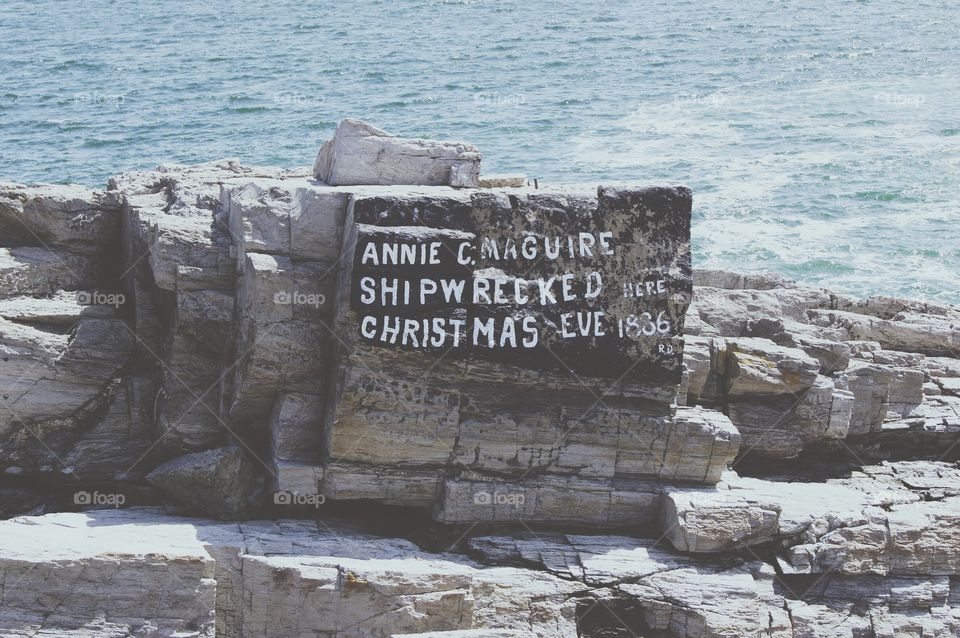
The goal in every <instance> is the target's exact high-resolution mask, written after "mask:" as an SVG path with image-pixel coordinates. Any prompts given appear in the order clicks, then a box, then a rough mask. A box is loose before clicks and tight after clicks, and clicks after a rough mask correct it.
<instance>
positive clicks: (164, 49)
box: [0, 0, 960, 303]
mask: <svg viewBox="0 0 960 638" xmlns="http://www.w3.org/2000/svg"><path fill="white" fill-rule="evenodd" d="M0 42H2V44H0V78H3V86H2V88H0V179H3V180H11V181H19V182H54V183H63V182H78V183H82V184H85V185H88V186H92V187H102V186H103V185H104V184H105V182H106V179H107V177H108V176H110V175H112V174H116V173H118V172H121V171H125V170H131V169H144V168H151V167H153V166H155V165H157V164H159V163H162V162H178V163H192V162H200V161H206V160H211V159H216V158H221V157H238V158H240V159H241V160H243V161H244V162H247V163H251V164H269V165H279V166H287V167H294V166H304V165H309V164H312V162H313V159H314V156H315V155H316V152H317V150H318V149H319V147H320V145H321V143H322V142H323V141H324V140H325V139H327V138H328V137H329V136H330V135H331V133H332V131H333V129H334V127H335V126H336V123H337V122H338V121H339V120H340V119H341V118H343V117H346V116H355V117H360V118H363V119H366V120H368V121H370V122H372V123H374V124H376V125H378V126H380V127H382V128H385V129H387V130H388V131H391V132H393V133H397V134H402V135H406V136H421V137H431V138H441V139H457V140H464V141H469V142H472V143H475V144H476V145H477V146H479V147H480V149H481V151H482V152H483V153H484V160H483V166H484V170H485V171H486V172H523V173H525V174H527V175H529V176H531V177H537V178H539V179H540V181H541V182H542V183H547V184H549V183H557V182H590V183H605V182H607V183H609V182H618V183H620V182H631V183H650V182H659V181H664V180H669V181H675V182H681V183H685V184H687V185H688V186H690V187H691V188H692V189H693V191H694V226H693V228H694V230H693V233H694V263H695V265H696V266H697V267H704V268H728V269H734V270H739V271H743V272H761V271H773V272H779V273H781V274H784V275H786V276H788V277H791V278H795V279H798V280H800V281H803V282H807V283H811V284H817V285H823V286H827V287H830V288H832V289H834V290H836V291H839V292H844V293H850V294H856V295H870V294H891V295H906V296H911V297H918V298H922V299H927V300H930V301H938V302H954V303H960V277H958V274H960V5H957V4H956V3H954V2H949V1H944V2H931V1H923V0H921V1H913V2H907V1H892V0H889V1H874V2H870V1H863V2H845V1H840V0H834V1H828V0H811V1H784V2H736V3H733V2H722V1H720V0H703V1H696V2H692V1H686V0H680V1H676V2H669V3H667V2H631V1H629V0H624V1H619V2H610V1H595V2H585V1H580V2H569V1H557V0H462V1H457V2H454V1H418V0H388V1H377V0H355V1H354V2H342V3H340V2H336V3H335V2H321V3H310V2H302V1H301V2H291V1H262V2H218V3H212V2H209V3H208V2H186V1H182V0H164V1H159V2H125V1H122V0H117V1H114V2H89V1H81V0H78V1H73V2H59V1H57V2H55V1H53V0H4V1H3V3H2V6H0Z"/></svg>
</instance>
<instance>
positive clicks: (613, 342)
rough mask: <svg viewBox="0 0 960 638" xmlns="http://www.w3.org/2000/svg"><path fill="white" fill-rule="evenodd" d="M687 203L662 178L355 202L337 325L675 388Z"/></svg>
mask: <svg viewBox="0 0 960 638" xmlns="http://www.w3.org/2000/svg"><path fill="white" fill-rule="evenodd" d="M690 212H691V196H690V191H689V190H688V189H686V188H684V187H673V186H661V187H652V188H645V189H627V188H613V187H600V188H599V189H598V194H597V197H592V196H589V195H574V194H563V193H541V192H537V191H533V192H527V193H525V194H522V195H507V194H504V193H501V192H497V191H483V192H478V193H476V194H474V195H473V196H472V197H471V199H470V201H469V203H465V202H464V201H462V200H449V201H446V202H444V201H442V198H440V200H439V201H438V199H437V198H434V199H432V200H417V199H416V198H414V199H411V200H406V201H403V200H399V201H398V200H397V199H395V198H391V199H387V198H379V197H367V198H359V199H356V200H355V201H354V202H353V205H352V209H351V214H350V215H348V220H347V232H346V233H345V240H344V247H345V250H346V251H347V252H346V254H345V262H347V267H346V268H344V269H343V271H342V273H341V280H340V290H341V294H343V293H344V292H345V291H346V293H347V294H346V295H345V296H348V299H344V301H347V302H348V303H347V304H344V305H345V306H348V308H349V312H348V313H344V312H341V313H340V315H341V317H340V320H341V324H340V326H339V327H340V328H341V330H339V331H338V332H340V334H344V335H350V336H352V338H353V339H355V340H356V343H357V344H363V345H365V346H368V347H373V348H377V349H391V350H400V351H406V352H411V353H419V354H424V353H427V354H431V355H434V356H438V357H441V356H442V357H444V358H447V357H453V358H464V359H470V360H478V361H488V362H495V363H499V364H506V365H510V366H517V367H520V368H528V369H534V370H548V371H552V372H556V373H560V374H573V375H578V376H584V377H594V378H607V379H614V380H618V381H620V380H627V381H633V382H644V381H650V382H655V383H656V384H676V383H678V382H679V380H680V372H681V361H682V338H681V335H682V330H683V317H684V314H685V312H686V310H687V307H688V305H689V301H690V294H691V291H692V282H691V270H690V245H689V240H690ZM344 322H345V323H344ZM351 324H352V325H351ZM346 345H349V344H346Z"/></svg>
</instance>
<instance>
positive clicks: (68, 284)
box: [0, 247, 106, 299]
mask: <svg viewBox="0 0 960 638" xmlns="http://www.w3.org/2000/svg"><path fill="white" fill-rule="evenodd" d="M105 284H106V279H105V273H104V265H103V263H102V261H101V260H99V259H95V258H94V257H90V256H87V255H78V254H74V253H71V252H67V251H66V250H63V249H60V248H35V247H22V248H0V299H9V298H11V297H23V296H33V297H40V296H47V295H53V294H55V293H56V292H57V291H60V290H82V289H84V288H92V287H101V286H104V285H105Z"/></svg>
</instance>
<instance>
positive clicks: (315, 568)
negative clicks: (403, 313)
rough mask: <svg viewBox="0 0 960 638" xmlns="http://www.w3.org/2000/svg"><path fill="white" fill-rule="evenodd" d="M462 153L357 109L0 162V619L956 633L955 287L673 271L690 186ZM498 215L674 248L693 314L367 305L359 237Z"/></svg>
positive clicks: (448, 229)
mask: <svg viewBox="0 0 960 638" xmlns="http://www.w3.org/2000/svg"><path fill="white" fill-rule="evenodd" d="M370 154H372V155H373V156H376V157H379V158H381V160H380V161H381V162H383V161H384V160H383V159H382V158H384V157H386V158H388V159H387V160H386V161H388V162H389V158H390V157H393V156H396V157H397V158H400V159H398V160H397V162H398V163H397V164H395V165H391V166H387V167H386V168H384V166H383V165H382V163H381V164H378V165H376V170H375V171H374V173H373V174H371V173H370V171H372V170H373V169H372V168H371V165H370V163H369V162H365V161H362V160H363V158H364V157H367V156H368V155H370ZM343 158H346V159H343ZM410 158H414V159H410ZM347 160H349V161H347ZM479 165H480V156H479V153H478V152H477V151H476V149H475V148H473V147H471V146H469V145H463V144H450V143H436V142H424V141H419V140H403V139H402V138H393V137H390V136H388V135H387V134H386V133H383V132H382V131H379V130H378V129H374V128H372V127H369V126H368V125H363V123H356V122H353V123H351V122H350V121H348V122H347V123H346V124H345V125H342V131H338V137H335V139H334V140H333V141H331V143H329V144H328V145H326V146H325V147H324V149H323V150H322V151H321V153H320V155H319V156H318V160H317V166H316V167H315V169H314V171H315V172H311V171H310V170H309V169H303V170H293V171H288V170H281V169H274V168H262V167H248V166H243V165H241V164H240V163H239V162H237V161H234V160H222V161H218V162H211V163H208V164H201V165H196V166H163V167H159V168H158V169H157V170H155V171H144V172H134V173H126V174H122V175H118V176H116V177H113V178H111V179H110V180H109V183H108V187H107V188H106V189H105V190H102V191H91V190H87V189H84V188H80V187H76V186H55V185H38V186H25V185H19V184H11V183H0V238H2V243H0V246H2V247H0V352H2V355H3V357H2V363H0V386H2V387H3V388H5V389H4V391H3V400H2V403H0V408H2V410H0V516H2V517H3V518H6V519H8V520H4V521H0V538H2V539H3V541H2V543H0V635H2V636H77V637H80V636H181V637H184V636H213V635H217V636H277V637H280V636H284V637H285V636H340V637H348V636H383V637H389V636H394V635H397V636H399V635H422V636H447V637H449V638H457V637H461V636H462V637H475V638H484V637H486V638H493V637H499V636H531V635H532V636H544V637H546V636H596V637H600V636H657V637H660V636H662V637H667V636H669V637H689V638H707V637H721V636H723V637H728V636H729V637H733V636H771V637H772V636H778V637H780V636H782V637H784V638H786V637H790V638H800V637H801V636H803V637H806V636H810V637H824V638H826V637H834V636H837V637H839V636H850V637H851V638H853V637H867V636H877V637H879V636H924V637H929V636H956V635H960V465H958V460H960V309H958V308H954V307H951V306H944V305H936V304H926V303H922V302H916V301H910V300H904V299H894V298H886V297H874V298H869V299H854V298H850V297H847V296H844V295H839V294H834V293H831V292H830V291H828V290H825V289H822V288H817V287H811V286H805V285H802V284H798V283H795V282H791V281H787V280H784V279H782V278H779V277H777V276H773V275H740V274H735V273H728V272H720V271H704V270H693V269H691V268H690V256H689V191H688V190H686V189H683V188H682V187H676V186H657V187H648V188H640V189H629V188H616V189H614V188H608V187H600V188H599V189H598V190H596V191H584V190H583V189H573V190H571V189H564V188H535V187H531V186H527V185H526V184H525V181H526V180H523V179H522V178H517V177H503V178H495V179H490V178H486V177H485V176H483V175H482V174H481V173H480V168H479ZM320 175H322V176H323V177H324V180H325V181H321V180H319V179H316V177H318V176H320ZM403 184H408V185H403ZM638 211H639V212H638ZM684 211H685V212H684ZM684 214H686V220H687V221H686V226H685V227H684V225H683V223H682V220H683V219H684ZM516 215H519V216H520V217H523V218H524V219H527V220H533V221H528V223H536V224H540V223H541V220H544V219H548V220H553V219H559V220H561V221H562V222H564V223H563V224H561V223H560V222H557V226H550V227H546V228H541V227H539V226H538V227H537V229H538V230H537V232H538V233H540V234H541V235H542V236H544V237H550V236H556V237H558V236H560V235H559V231H557V232H554V234H553V235H551V234H550V233H551V232H553V231H556V229H558V228H561V229H562V227H563V226H565V225H566V222H569V220H571V219H572V220H586V221H585V222H584V223H589V224H594V225H597V224H599V226H597V228H600V230H602V231H603V232H607V233H609V234H610V236H611V237H614V238H616V239H617V241H619V242H621V243H620V244H618V245H619V246H620V247H621V250H625V251H628V252H627V253H626V254H625V255H626V256H625V257H624V259H625V261H624V262H623V263H621V262H615V263H614V265H613V266H611V268H612V269H613V272H614V273H615V274H616V273H619V274H622V273H624V272H627V271H628V270H629V268H630V267H635V266H636V265H637V264H641V263H642V264H647V263H657V264H661V270H662V272H663V273H665V275H664V279H663V280H662V281H663V282H667V283H660V284H658V283H656V280H650V281H649V282H646V285H645V286H638V287H637V288H636V289H635V294H637V295H639V296H642V295H643V294H649V295H651V297H654V298H655V299H656V301H655V303H657V304H661V305H659V306H657V307H658V308H661V309H662V310H661V311H660V315H659V316H658V315H657V313H653V315H652V316H651V321H650V324H649V325H650V330H651V334H653V333H654V332H655V331H656V330H657V323H656V321H657V320H659V321H660V322H661V323H662V324H663V325H666V326H671V327H672V326H678V327H680V328H681V329H682V332H679V333H671V334H667V333H668V330H666V329H663V330H662V332H663V333H664V334H665V335H667V336H663V337H662V338H660V337H658V343H659V344H660V345H661V349H660V350H659V353H658V352H657V351H656V350H654V349H652V346H651V349H643V348H646V346H638V347H639V348H640V349H639V350H637V351H631V352H630V353H628V355H629V356H628V357H627V360H628V361H630V360H633V361H639V360H642V361H643V362H644V363H643V369H642V370H640V369H638V370H636V371H635V370H634V367H635V364H632V365H630V366H625V367H624V368H623V369H622V370H623V371H624V372H623V374H622V375H621V374H620V373H619V371H618V372H617V373H616V374H614V373H612V372H610V371H607V370H605V369H604V367H605V366H606V367H610V368H611V369H612V368H616V365H617V361H618V359H617V357H618V356H619V355H618V354H617V352H616V351H614V350H610V351H609V352H606V351H605V352H606V354H605V355H604V357H605V358H602V359H601V360H599V361H594V360H591V358H590V355H589V353H588V352H586V351H584V352H580V351H566V350H563V349H562V348H563V347H565V344H564V343H562V342H561V341H550V340H549V339H551V338H552V337H551V336H550V335H549V334H548V333H547V332H543V331H541V332H539V333H537V334H538V335H540V338H541V339H547V341H545V343H546V344H547V345H548V346H551V347H555V348H557V352H560V353H561V355H564V356H561V357H557V355H554V356H555V358H558V360H559V359H564V358H565V359H567V360H569V361H570V363H565V362H564V361H560V362H559V364H558V363H557V362H554V361H552V360H551V359H550V358H549V357H545V358H544V359H538V360H535V361H534V360H533V359H529V360H526V359H525V360H524V361H525V363H523V364H521V365H517V363H516V361H515V360H513V359H504V358H502V357H500V358H498V357H499V355H497V353H495V352H481V351H480V350H477V349H476V347H475V346H476V344H473V346H474V349H473V350H470V352H469V353H467V355H466V356H464V357H460V358H457V357H450V358H447V357H446V354H443V355H442V356H438V354H437V352H433V351H427V350H426V349H424V348H425V345H426V344H425V343H424V344H420V343H418V344H417V348H419V349H417V348H414V349H410V348H408V349H402V348H401V349H389V348H384V347H382V344H379V345H378V344H376V343H368V342H365V341H364V340H363V339H362V337H363V336H364V334H365V333H364V332H363V330H362V329H361V330H360V331H358V329H357V328H358V327H361V328H362V327H363V326H364V325H365V324H364V323H363V321H362V319H361V315H360V313H358V311H357V309H356V308H357V306H356V302H355V300H353V299H351V292H350V290H351V282H352V281H354V280H355V278H356V277H360V276H361V275H364V273H367V272H368V271H364V270H362V269H359V268H358V267H357V264H360V263H361V262H360V261H357V259H358V258H356V257H354V255H353V248H352V247H353V246H357V245H361V243H362V241H366V240H367V239H366V238H371V237H372V238H376V239H377V240H378V241H380V239H381V238H382V237H383V236H384V234H386V235H387V236H389V237H394V238H396V237H400V238H401V239H402V238H407V239H408V240H409V238H411V237H413V238H415V239H416V240H417V241H418V242H421V243H422V242H423V241H425V240H426V239H429V240H430V241H436V242H437V243H438V244H443V242H447V244H444V245H449V244H450V242H456V241H464V238H471V237H476V236H477V235H478V232H477V229H479V228H482V229H484V232H485V233H486V232H489V233H493V234H492V235H491V237H499V235H496V233H497V232H499V231H498V229H499V228H500V227H499V226H497V224H498V223H500V221H498V220H503V219H506V218H510V217H511V216H516ZM643 215H647V216H646V217H643ZM624 219H625V220H628V221H627V222H623V221H622V220H624ZM641 219H644V220H646V221H637V220H641ZM678 220H680V221H678ZM577 223H580V222H579V221H578V222H577ZM624 224H626V225H624ZM551 229H552V230H551ZM541 231H542V232H541ZM641 231H642V233H647V234H646V235H642V237H643V241H639V240H636V237H639V236H641ZM531 232H532V231H531ZM391 233H393V234H392V235H391ZM584 235H590V236H591V237H592V239H589V240H588V239H587V238H585V237H584ZM600 237H601V235H600V231H597V232H591V233H584V234H582V235H581V236H580V237H579V238H578V240H579V241H580V242H586V243H581V244H579V246H580V250H581V252H580V253H579V254H578V255H577V256H578V257H580V258H582V257H584V255H586V253H584V252H582V251H583V247H584V246H587V247H588V248H589V247H591V246H594V245H596V246H600V245H601V239H600ZM351 238H352V239H351ZM654 238H655V239H656V241H654ZM635 240H636V241H635ZM351 241H352V243H351ZM370 241H373V240H372V239H371V240H370ZM572 241H573V240H571V244H570V246H571V251H573V250H574V249H573V246H574V244H573V243H572ZM631 242H634V243H631ZM465 245H466V244H463V246H465ZM498 245H499V246H500V248H501V249H502V248H503V247H504V246H506V244H505V243H504V242H501V243H499V244H498ZM425 254H426V253H424V255H425ZM451 254H456V250H454V251H453V252H452V253H451ZM461 254H464V253H462V251H461ZM477 258H478V259H481V260H482V259H483V255H482V253H480V254H479V255H478V257H477ZM411 259H413V257H411ZM500 261H502V258H501V256H500V255H499V254H498V255H497V259H496V260H494V259H493V258H490V264H491V265H490V267H489V268H484V269H481V268H480V267H479V266H478V267H477V270H476V271H474V272H470V273H468V275H467V276H468V277H473V278H485V279H487V280H489V281H493V282H496V281H500V280H503V281H509V282H511V284H512V283H515V282H516V279H517V275H516V273H513V274H511V273H510V272H509V268H508V266H504V265H501V264H500V263H499V262H500ZM421 262H424V263H418V264H417V265H416V267H418V268H419V267H421V266H424V264H425V262H426V257H425V256H424V257H422V259H421ZM494 262H496V263H494ZM438 263H439V262H438ZM481 265H483V264H481ZM377 266H378V267H379V266H380V264H379V263H378V264H377ZM494 266H496V267H494ZM453 267H454V268H456V267H457V266H456V265H454V266H453ZM354 270H356V272H352V271H354ZM369 272H374V273H376V272H380V271H377V270H375V269H374V270H370V271H369ZM418 272H420V271H418ZM550 275H551V273H549V272H546V273H539V276H540V277H541V285H543V284H542V282H543V281H546V280H548V278H549V276H550ZM430 276H432V275H430ZM584 279H586V277H584ZM531 280H532V278H531ZM492 285H493V284H491V286H492ZM658 286H659V288H658ZM438 289H439V288H438ZM511 289H512V290H515V291H520V290H521V287H520V285H519V284H517V286H516V287H515V288H511ZM668 289H669V290H670V291H671V293H670V294H667V290H668ZM491 290H492V288H491ZM690 290H692V292H693V295H692V298H691V296H690V295H689V291H690ZM658 291H659V292H658ZM661 293H662V294H661ZM491 294H493V293H491ZM551 294H552V293H551ZM631 294H634V293H631ZM657 295H659V296H657ZM424 299H426V298H425V297H424ZM613 303H620V302H619V301H617V300H616V299H614V301H613ZM428 305H429V304H428ZM434 312H440V311H436V310H435V311H434ZM471 312H472V311H471ZM491 312H492V311H491ZM498 312H499V311H498ZM417 316H418V317H419V315H417ZM445 316H446V317H447V319H448V320H451V321H459V320H460V319H458V317H460V316H461V315H457V314H450V315H445ZM484 316H485V315H484ZM491 316H492V317H495V318H496V319H497V320H498V321H501V322H503V324H502V325H504V326H506V325H508V324H509V323H510V321H512V320H511V319H510V317H511V316H512V315H510V313H500V314H496V313H494V314H492V315H491ZM518 324H519V322H518ZM418 325H419V324H418ZM491 325H492V324H491ZM498 325H499V324H498ZM428 327H429V324H428ZM563 329H565V328H563ZM643 329H646V326H644V327H643ZM584 330H585V331H586V330H587V329H586V328H584ZM590 330H594V331H597V332H596V333H595V334H596V335H600V334H601V333H600V332H599V331H598V328H597V327H596V326H595V325H594V326H592V327H590ZM561 333H562V330H561ZM371 334H372V333H371ZM358 335H359V337H358ZM410 335H411V337H412V336H414V335H415V332H414V331H412V330H411V332H410ZM544 335H547V336H546V337H544ZM681 335H682V336H681ZM404 336H405V335H404ZM521 336H522V333H521ZM492 338H493V337H491V339H492ZM498 338H500V337H498ZM424 341H426V340H424ZM491 343H492V341H491ZM503 343H504V341H502V340H501V345H502V344H503ZM593 343H594V344H595V346H596V344H601V345H600V346H596V347H605V346H602V344H603V343H605V342H603V341H602V340H600V339H599V337H598V339H597V340H595V341H594V342H593ZM640 343H641V344H642V343H645V342H642V341H641V342H640ZM664 345H665V346H666V347H664ZM674 346H675V348H676V350H674ZM548 349H549V348H548ZM567 354H569V356H566V355H567ZM674 363H676V365H674ZM681 364H682V365H681ZM641 373H642V374H641ZM630 375H636V376H630Z"/></svg>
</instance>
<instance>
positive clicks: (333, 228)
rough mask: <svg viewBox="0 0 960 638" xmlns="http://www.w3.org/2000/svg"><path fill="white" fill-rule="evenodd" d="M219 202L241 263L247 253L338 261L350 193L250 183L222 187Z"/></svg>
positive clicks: (283, 182) (280, 184) (279, 182)
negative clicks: (223, 210)
mask: <svg viewBox="0 0 960 638" xmlns="http://www.w3.org/2000/svg"><path fill="white" fill-rule="evenodd" d="M298 183H299V182H298ZM220 199H221V202H223V204H222V205H223V207H224V208H225V209H226V211H227V216H228V219H229V225H230V233H231V235H232V237H234V238H235V242H236V243H237V245H238V247H239V250H238V251H237V253H238V254H237V258H238V264H239V265H241V266H242V264H243V260H244V259H245V256H246V253H248V252H258V253H267V254H270V255H278V256H284V257H289V258H290V259H296V260H300V259H302V260H307V261H319V262H324V263H327V264H331V265H332V264H334V263H335V262H336V261H337V259H338V257H339V254H340V237H341V235H342V233H343V221H344V217H345V215H346V211H347V205H348V203H349V200H350V192H349V191H347V190H343V189H333V188H327V189H324V188H317V187H310V188H306V187H303V186H296V185H287V184H286V182H285V181H278V182H267V183H262V182H249V183H247V184H243V185H241V186H232V187H226V186H225V187H223V190H222V192H221V195H220Z"/></svg>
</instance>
